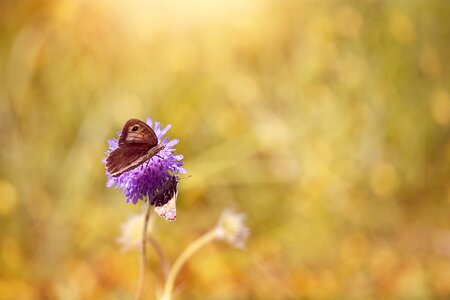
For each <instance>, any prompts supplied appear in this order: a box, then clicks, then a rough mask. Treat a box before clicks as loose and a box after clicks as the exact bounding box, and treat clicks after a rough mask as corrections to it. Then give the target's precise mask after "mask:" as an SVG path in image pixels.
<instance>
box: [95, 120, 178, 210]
mask: <svg viewBox="0 0 450 300" xmlns="http://www.w3.org/2000/svg"><path fill="white" fill-rule="evenodd" d="M147 124H148V125H149V126H150V127H152V128H153V130H154V131H155V133H156V136H157V137H158V140H159V143H161V144H162V145H164V149H163V150H161V151H160V152H159V153H158V154H157V155H156V156H153V157H152V158H150V159H149V160H148V161H147V162H144V163H143V164H142V165H140V166H139V167H137V168H136V169H133V170H130V171H128V172H125V173H123V174H122V175H120V176H118V177H112V176H111V175H109V173H108V172H106V175H107V176H108V183H107V184H106V185H107V186H108V187H111V186H115V187H116V188H118V189H121V190H123V192H124V193H125V197H126V200H127V202H133V203H134V204H136V203H137V202H138V200H139V199H141V200H145V199H146V198H147V199H148V201H150V203H151V204H154V200H153V198H154V195H156V194H157V193H158V191H159V190H160V189H161V188H162V187H164V184H165V183H166V182H168V181H169V180H171V178H172V176H173V175H176V174H178V173H182V174H185V173H186V170H185V169H184V168H183V167H182V166H183V162H182V161H181V160H182V159H183V155H181V154H175V149H174V148H173V146H175V145H176V144H178V139H169V138H167V137H165V138H163V137H164V135H165V134H166V133H167V131H169V129H170V127H171V125H167V126H166V127H163V126H162V125H161V124H160V123H159V122H155V124H154V126H152V125H153V122H152V120H151V119H150V118H148V119H147ZM118 135H119V136H120V132H118ZM117 141H118V140H117V139H112V140H108V144H109V149H108V151H107V152H106V154H107V155H108V154H109V153H111V152H112V151H114V150H115V149H117V148H118V143H117ZM103 163H106V158H104V159H103Z"/></svg>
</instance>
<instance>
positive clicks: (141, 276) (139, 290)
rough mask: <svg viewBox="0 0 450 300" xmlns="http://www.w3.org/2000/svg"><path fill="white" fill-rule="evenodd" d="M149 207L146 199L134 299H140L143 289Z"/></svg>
mask: <svg viewBox="0 0 450 300" xmlns="http://www.w3.org/2000/svg"><path fill="white" fill-rule="evenodd" d="M150 208H151V205H150V202H148V201H147V210H146V211H145V218H144V227H143V228H142V242H141V269H140V272H139V282H138V287H137V290H136V296H135V297H134V298H135V299H136V300H139V299H141V296H142V292H143V290H144V282H145V267H146V265H147V254H146V249H145V246H146V244H147V227H148V220H149V219H150Z"/></svg>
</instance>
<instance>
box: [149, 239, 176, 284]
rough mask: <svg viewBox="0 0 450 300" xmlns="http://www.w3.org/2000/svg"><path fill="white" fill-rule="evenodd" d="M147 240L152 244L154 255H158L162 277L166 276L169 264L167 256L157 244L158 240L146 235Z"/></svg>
mask: <svg viewBox="0 0 450 300" xmlns="http://www.w3.org/2000/svg"><path fill="white" fill-rule="evenodd" d="M147 241H148V242H149V243H150V244H151V245H152V247H153V249H154V250H155V252H156V255H158V260H159V262H160V264H161V269H162V271H163V275H164V278H167V274H169V269H170V264H169V262H168V261H167V258H166V256H165V255H164V252H163V251H162V249H161V246H160V245H159V243H158V241H156V240H155V239H154V238H153V237H151V236H149V237H147Z"/></svg>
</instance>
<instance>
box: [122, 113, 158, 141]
mask: <svg viewBox="0 0 450 300" xmlns="http://www.w3.org/2000/svg"><path fill="white" fill-rule="evenodd" d="M126 144H146V145H148V146H149V147H150V148H151V147H154V146H156V145H157V144H158V137H157V136H156V134H155V132H154V131H153V129H152V128H151V127H150V126H148V125H147V124H146V123H145V122H142V121H141V120H138V119H130V120H128V121H127V122H126V123H125V125H124V126H123V128H122V132H121V133H120V137H119V146H120V145H126Z"/></svg>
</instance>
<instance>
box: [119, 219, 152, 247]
mask: <svg viewBox="0 0 450 300" xmlns="http://www.w3.org/2000/svg"><path fill="white" fill-rule="evenodd" d="M144 218H145V213H142V214H138V215H132V216H131V217H129V218H128V220H126V221H125V222H124V223H123V224H122V225H121V226H120V236H119V237H118V238H117V242H118V243H119V244H121V245H122V249H123V250H124V251H126V250H129V249H131V248H137V247H139V246H140V245H141V244H142V227H143V226H144ZM153 220H154V218H150V222H149V224H148V229H147V237H148V236H150V233H151V232H152V230H153Z"/></svg>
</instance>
